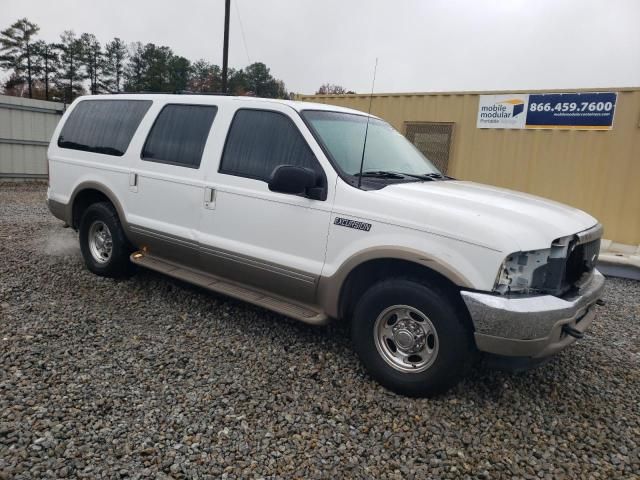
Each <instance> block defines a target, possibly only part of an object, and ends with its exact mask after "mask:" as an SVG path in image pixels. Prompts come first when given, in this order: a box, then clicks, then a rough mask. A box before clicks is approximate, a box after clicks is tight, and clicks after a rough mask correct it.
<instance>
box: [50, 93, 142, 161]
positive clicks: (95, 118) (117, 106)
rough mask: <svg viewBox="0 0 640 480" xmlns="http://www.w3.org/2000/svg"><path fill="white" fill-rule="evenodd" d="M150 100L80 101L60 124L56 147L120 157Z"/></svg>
mask: <svg viewBox="0 0 640 480" xmlns="http://www.w3.org/2000/svg"><path fill="white" fill-rule="evenodd" d="M151 103H152V102H151V101H150V100H83V101H81V102H79V103H78V104H77V105H76V106H75V107H74V109H73V111H72V112H71V114H70V115H69V118H68V119H67V121H66V122H65V124H64V126H63V127H62V132H61V133H60V137H59V138H58V146H59V147H60V148H68V149H71V150H82V151H84V152H92V153H101V154H104V155H113V156H117V157H121V156H122V155H124V153H125V152H126V151H127V148H129V143H130V142H131V139H132V138H133V135H134V134H135V133H136V130H137V129H138V126H139V125H140V122H141V121H142V117H144V115H145V113H147V110H149V107H150V106H151Z"/></svg>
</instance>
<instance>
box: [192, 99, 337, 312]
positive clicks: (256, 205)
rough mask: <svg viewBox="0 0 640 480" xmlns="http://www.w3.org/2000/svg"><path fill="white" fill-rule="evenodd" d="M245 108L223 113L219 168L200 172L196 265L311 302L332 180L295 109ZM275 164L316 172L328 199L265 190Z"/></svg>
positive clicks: (322, 252)
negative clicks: (199, 257)
mask: <svg viewBox="0 0 640 480" xmlns="http://www.w3.org/2000/svg"><path fill="white" fill-rule="evenodd" d="M243 103H244V102H243ZM244 105H245V106H242V107H241V108H235V109H233V110H232V111H231V112H229V117H231V118H229V119H227V120H226V121H225V123H227V122H229V123H230V126H229V131H228V134H227V138H226V141H225V143H224V148H223V149H222V155H221V159H220V164H219V165H218V168H217V169H215V168H211V169H208V170H207V171H206V172H205V173H206V187H205V199H204V201H203V203H202V209H201V210H202V211H203V215H202V219H201V223H200V242H201V251H202V264H203V265H204V266H206V268H207V269H208V270H210V271H212V272H214V273H217V274H219V275H221V276H224V277H226V278H230V279H233V280H237V281H240V282H242V283H245V284H251V285H254V286H256V287H259V288H262V289H265V290H267V291H270V292H273V293H276V294H280V295H283V296H286V297H289V298H293V299H296V300H299V301H301V302H308V303H311V302H313V300H314V298H315V291H316V287H317V282H318V279H319V276H320V273H321V271H322V266H323V264H324V259H325V251H326V245H327V233H328V227H329V221H330V215H331V203H332V199H333V196H334V186H335V181H336V174H335V172H334V171H333V169H331V167H330V166H328V162H327V160H326V158H325V157H324V154H323V152H322V150H321V149H320V147H319V146H318V145H317V143H316V142H315V140H314V139H313V137H312V135H311V133H310V132H309V131H308V129H307V128H306V126H305V125H304V123H303V122H302V120H301V118H300V116H299V115H298V113H297V112H296V111H295V110H293V109H292V108H291V107H289V106H287V105H284V104H278V103H270V104H266V105H268V106H267V107H266V108H256V106H255V105H258V106H260V104H256V103H255V102H251V103H249V102H246V103H244ZM262 105H263V106H264V104H262ZM279 165H300V166H304V167H308V168H312V169H313V170H315V171H316V172H317V174H318V177H319V178H321V179H322V183H323V185H324V187H325V188H326V193H327V195H326V199H325V200H313V199H310V198H307V197H305V196H301V195H290V194H284V193H278V192H272V191H270V190H269V188H268V185H267V182H268V180H269V177H270V175H271V173H272V172H273V170H274V168H275V167H277V166H279Z"/></svg>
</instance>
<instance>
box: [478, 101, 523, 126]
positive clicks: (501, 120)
mask: <svg viewBox="0 0 640 480" xmlns="http://www.w3.org/2000/svg"><path fill="white" fill-rule="evenodd" d="M479 101H480V103H479V105H478V123H477V126H478V128H525V125H526V120H527V111H528V108H529V94H526V93H525V94H515V93H514V94H508V95H480V100H479Z"/></svg>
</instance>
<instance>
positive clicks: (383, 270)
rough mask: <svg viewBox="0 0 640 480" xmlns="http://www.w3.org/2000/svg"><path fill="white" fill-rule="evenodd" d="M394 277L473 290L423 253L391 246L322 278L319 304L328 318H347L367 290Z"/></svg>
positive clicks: (363, 255)
mask: <svg viewBox="0 0 640 480" xmlns="http://www.w3.org/2000/svg"><path fill="white" fill-rule="evenodd" d="M391 276H404V277H413V278H418V279H425V280H433V281H436V282H438V283H439V284H441V285H444V286H446V288H448V289H450V290H452V291H455V292H457V291H459V290H460V288H473V287H472V285H471V282H470V281H469V280H468V279H467V278H466V277H465V276H464V275H462V274H461V273H460V272H459V271H457V270H456V269H455V268H453V267H451V266H450V265H447V264H445V263H444V262H442V261H440V260H439V259H436V258H433V257H429V256H426V255H425V254H424V253H423V252H418V251H414V250H411V249H399V248H398V247H391V248H380V249H370V250H367V251H364V252H361V253H359V254H357V255H354V256H353V257H351V258H349V259H348V260H347V261H346V262H344V263H343V265H342V266H341V267H340V268H339V269H338V271H337V272H336V273H335V274H334V275H332V276H331V277H322V278H321V279H320V284H319V288H318V297H319V301H320V303H321V305H322V306H323V308H324V310H325V311H326V313H327V314H328V315H329V316H331V317H334V318H345V317H346V316H348V315H349V313H350V309H352V308H353V306H354V304H355V302H356V301H357V299H358V298H359V297H360V296H361V295H362V294H363V293H364V292H365V291H366V290H367V288H369V287H370V286H371V285H373V284H374V283H376V282H378V281H380V280H382V279H383V278H388V277H391Z"/></svg>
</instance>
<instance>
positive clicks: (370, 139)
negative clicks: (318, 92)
mask: <svg viewBox="0 0 640 480" xmlns="http://www.w3.org/2000/svg"><path fill="white" fill-rule="evenodd" d="M302 116H303V117H304V118H305V119H306V120H307V122H308V123H309V124H310V125H311V127H312V129H313V130H315V133H316V134H317V136H318V137H319V138H320V140H321V141H322V143H324V146H325V148H326V149H327V150H328V151H329V153H330V154H331V156H332V157H333V160H334V161H335V162H336V163H337V164H338V167H339V168H340V169H341V170H342V171H343V172H344V173H346V174H348V175H356V174H358V173H359V172H360V162H361V161H362V147H363V144H364V134H365V129H366V127H367V117H366V116H364V115H356V114H351V113H342V112H329V111H322V110H305V111H303V112H302ZM362 170H363V172H375V171H387V172H397V173H408V174H414V175H425V174H440V172H439V171H438V169H437V168H436V167H435V166H434V165H433V164H432V163H431V162H430V161H429V160H428V159H427V158H426V157H425V156H424V155H422V153H420V151H419V150H418V149H417V148H416V147H415V146H413V144H412V143H411V142H409V140H407V139H406V138H405V137H404V136H402V135H401V134H400V133H398V131H396V130H394V128H393V127H392V126H391V125H389V124H388V123H386V122H383V121H382V120H378V119H375V118H370V120H369V131H368V132H367V144H366V148H365V155H364V168H363V169H362Z"/></svg>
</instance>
